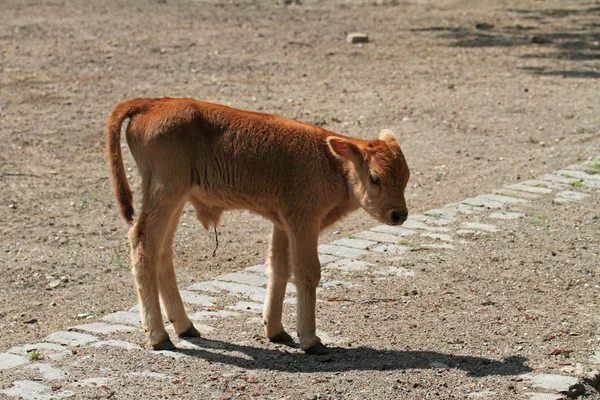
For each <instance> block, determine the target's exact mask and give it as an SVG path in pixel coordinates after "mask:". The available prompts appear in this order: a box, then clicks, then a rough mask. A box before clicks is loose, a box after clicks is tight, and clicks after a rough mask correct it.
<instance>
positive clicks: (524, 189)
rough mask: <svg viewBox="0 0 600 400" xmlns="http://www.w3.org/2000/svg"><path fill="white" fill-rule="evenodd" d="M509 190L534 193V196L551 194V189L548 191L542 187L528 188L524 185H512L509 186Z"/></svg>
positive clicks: (528, 186)
mask: <svg viewBox="0 0 600 400" xmlns="http://www.w3.org/2000/svg"><path fill="white" fill-rule="evenodd" d="M508 188H509V189H514V190H518V191H521V192H527V193H536V194H550V193H552V189H548V188H543V187H536V186H530V185H526V184H525V183H515V184H514V185H510V186H508Z"/></svg>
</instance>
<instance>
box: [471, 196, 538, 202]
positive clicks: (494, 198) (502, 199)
mask: <svg viewBox="0 0 600 400" xmlns="http://www.w3.org/2000/svg"><path fill="white" fill-rule="evenodd" d="M477 198H478V199H479V198H481V199H485V200H491V201H493V202H496V203H502V204H525V203H528V201H527V200H525V199H519V198H517V197H510V196H502V195H499V194H484V195H481V196H477Z"/></svg>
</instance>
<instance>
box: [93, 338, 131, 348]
mask: <svg viewBox="0 0 600 400" xmlns="http://www.w3.org/2000/svg"><path fill="white" fill-rule="evenodd" d="M106 346H109V347H118V348H120V349H125V350H141V349H142V348H141V347H140V346H138V345H137V344H135V343H129V342H125V341H124V340H103V341H100V342H94V343H92V344H91V347H96V348H101V347H106Z"/></svg>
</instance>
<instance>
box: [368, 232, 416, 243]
mask: <svg viewBox="0 0 600 400" xmlns="http://www.w3.org/2000/svg"><path fill="white" fill-rule="evenodd" d="M356 236H357V237H359V238H361V239H365V240H370V241H373V242H378V243H398V242H400V241H402V240H405V239H404V238H402V237H398V236H396V235H392V234H390V233H380V232H371V231H363V232H358V233H357V234H356Z"/></svg>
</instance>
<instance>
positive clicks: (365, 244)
mask: <svg viewBox="0 0 600 400" xmlns="http://www.w3.org/2000/svg"><path fill="white" fill-rule="evenodd" d="M330 244H333V245H336V246H345V247H351V248H353V249H359V250H366V249H367V248H369V247H370V246H373V245H374V244H377V242H372V241H370V240H364V239H350V238H343V239H339V240H336V241H335V242H331V243H330Z"/></svg>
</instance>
